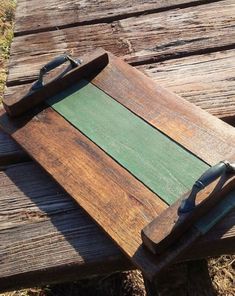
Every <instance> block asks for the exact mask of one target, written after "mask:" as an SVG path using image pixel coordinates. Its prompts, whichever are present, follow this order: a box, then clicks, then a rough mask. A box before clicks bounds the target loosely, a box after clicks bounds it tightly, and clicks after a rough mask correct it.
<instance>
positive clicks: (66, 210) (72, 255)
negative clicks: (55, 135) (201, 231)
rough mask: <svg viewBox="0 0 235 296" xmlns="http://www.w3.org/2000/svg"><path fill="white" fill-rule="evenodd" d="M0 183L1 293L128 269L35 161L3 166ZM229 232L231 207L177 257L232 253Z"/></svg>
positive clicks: (232, 229) (234, 222)
mask: <svg viewBox="0 0 235 296" xmlns="http://www.w3.org/2000/svg"><path fill="white" fill-rule="evenodd" d="M0 183H1V184H3V186H2V187H1V192H0V209H1V210H0V237H1V245H2V247H1V248H0V257H1V270H0V287H1V291H3V290H10V289H17V288H19V287H29V286H34V285H45V284H48V283H52V282H61V281H65V280H70V281H71V280H73V279H74V280H78V279H80V278H82V277H85V276H86V277H87V276H90V275H91V276H92V275H94V274H96V273H97V274H101V273H102V272H103V273H112V272H115V271H117V270H124V269H126V270H127V269H132V268H134V267H133V266H132V264H131V261H130V260H128V259H127V258H126V257H125V256H123V255H122V253H121V252H120V251H119V249H118V248H117V247H116V246H115V244H113V242H112V241H111V240H110V239H109V238H108V236H107V235H105V233H103V231H101V230H100V229H99V228H98V227H97V225H96V224H95V223H94V222H93V221H92V220H91V219H90V218H89V217H88V216H87V215H86V214H85V213H84V211H83V210H82V209H81V208H80V207H79V206H78V205H77V204H76V202H74V201H73V200H72V199H71V198H70V196H69V195H68V194H66V193H65V192H64V191H63V189H62V188H61V187H60V186H58V185H57V184H56V183H55V182H54V181H53V180H52V178H50V177H49V176H47V174H45V172H44V170H42V169H40V167H39V165H37V164H36V163H34V162H28V163H24V164H17V165H14V166H8V167H6V168H5V170H4V171H1V172H0ZM234 234H235V211H232V212H231V213H230V214H229V215H227V217H226V219H223V220H221V221H220V222H219V223H218V224H217V225H216V226H215V227H214V228H213V231H209V232H208V233H207V235H206V236H204V237H202V238H201V239H200V240H199V241H198V242H196V243H195V245H193V246H192V248H191V249H190V250H189V251H188V252H186V253H185V254H184V258H183V257H182V258H181V260H185V259H191V258H194V259H195V258H201V257H207V256H212V255H219V254H222V253H230V252H233V251H234V248H233V249H232V246H234V243H235V240H234V237H235V235H234ZM48 254H51V255H50V260H48ZM29 259H30V260H29Z"/></svg>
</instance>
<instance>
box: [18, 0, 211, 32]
mask: <svg viewBox="0 0 235 296" xmlns="http://www.w3.org/2000/svg"><path fill="white" fill-rule="evenodd" d="M200 3H202V4H203V3H206V1H200V0H167V1H166V0H160V1H154V0H150V1H146V0H145V1H141V2H139V1H136V0H135V1H131V2H130V3H128V2H126V1H123V0H122V1H117V0H112V1H109V2H107V1H106V2H104V1H101V0H98V1H87V0H85V1H82V2H75V1H63V0H59V1H57V2H56V3H55V1H53V0H49V1H48V0H47V1H46V0H42V1H40V3H39V2H38V1H37V0H31V1H30V4H29V3H28V1H27V0H19V1H18V2H17V11H16V23H15V29H14V32H15V35H22V34H28V33H32V32H34V33H35V32H39V31H46V30H53V29H58V28H61V27H66V26H75V25H83V24H86V23H98V22H99V23H100V22H110V21H111V20H113V19H118V18H121V19H122V18H126V17H127V16H132V15H139V14H140V13H141V14H146V13H149V12H151V11H156V10H166V9H172V8H174V7H184V6H185V5H195V4H200ZM52 11H53V14H52V13H51V12H52ZM42 19H43V22H42Z"/></svg>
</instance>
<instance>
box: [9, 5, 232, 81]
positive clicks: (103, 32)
mask: <svg viewBox="0 0 235 296" xmlns="http://www.w3.org/2000/svg"><path fill="white" fill-rule="evenodd" d="M234 11H235V4H234V1H233V0H225V1H218V2H214V3H209V4H207V5H199V6H195V7H194V9H192V8H191V7H188V8H184V9H175V10H174V9H173V10H169V11H164V12H159V13H153V14H147V15H141V16H139V17H131V18H126V19H123V20H119V21H113V22H111V23H101V24H94V25H86V26H81V27H80V26H78V27H72V28H66V29H63V30H56V31H50V32H43V33H38V34H31V35H25V36H19V37H16V38H14V42H13V44H12V47H11V59H10V63H9V75H8V85H14V84H16V83H17V84H20V83H22V82H26V81H32V80H33V79H35V78H36V77H37V74H38V69H40V68H41V67H42V66H43V65H44V64H45V63H46V62H47V61H49V60H51V59H52V58H53V57H54V56H56V55H59V54H61V53H64V52H67V53H71V54H72V55H73V56H76V57H79V56H81V55H83V54H85V53H86V52H87V51H89V50H93V49H94V48H97V47H103V48H104V49H106V50H109V51H111V52H112V53H113V54H115V55H117V56H121V57H123V58H124V59H125V60H126V61H128V62H130V63H134V64H138V63H141V64H145V63H149V62H154V61H159V60H165V59H166V58H173V57H177V56H182V55H191V54H193V53H194V54H195V53H196V52H198V53H201V52H202V51H203V50H204V49H205V45H207V50H206V52H208V51H210V49H211V50H215V49H216V48H217V50H221V49H222V48H223V49H225V48H227V47H229V48H231V47H232V46H233V47H234V44H233V40H234V38H235V30H234V17H233V16H234ZM215 15H216V18H215ZM225 20H226V21H225ZM94 32H95V34H94ZM26 44H27V46H25V45H26Z"/></svg>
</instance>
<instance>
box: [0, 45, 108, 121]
mask: <svg viewBox="0 0 235 296" xmlns="http://www.w3.org/2000/svg"><path fill="white" fill-rule="evenodd" d="M107 64H108V54H107V53H105V51H104V50H102V49H100V50H99V49H97V50H95V51H94V52H92V53H91V54H90V55H89V57H88V56H84V57H83V62H82V65H80V66H79V67H76V68H74V69H72V70H71V71H69V72H68V73H66V74H65V75H64V76H63V77H62V78H60V79H59V80H55V79H54V80H52V81H50V82H49V83H47V84H45V85H44V86H43V87H42V88H40V89H38V90H36V91H33V92H32V91H31V87H30V88H28V86H27V85H25V86H24V89H22V91H21V92H16V93H14V94H12V95H11V96H10V97H7V98H5V97H4V98H3V106H4V108H5V110H6V111H7V113H8V114H9V115H10V116H12V117H15V116H19V115H21V114H22V113H24V112H26V111H28V110H30V109H31V108H33V107H35V106H37V105H39V104H40V103H42V102H44V101H45V100H46V99H49V98H50V97H52V96H54V95H56V94H57V93H58V92H60V91H62V90H64V89H65V88H68V87H70V86H71V85H72V84H73V83H76V82H77V80H78V79H81V77H87V76H88V77H90V76H92V75H95V74H96V73H98V72H99V71H101V70H102V69H103V68H104V67H105V66H106V65H107Z"/></svg>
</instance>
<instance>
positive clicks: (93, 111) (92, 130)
mask: <svg viewBox="0 0 235 296" xmlns="http://www.w3.org/2000/svg"><path fill="white" fill-rule="evenodd" d="M47 103H49V105H50V106H52V108H53V109H54V110H55V111H57V112H58V113H59V114H60V115H61V116H63V117H64V118H65V119H66V120H67V121H68V122H70V123H71V124H72V125H73V126H74V127H76V128H77V129H79V130H80V131H81V132H82V133H83V134H84V135H86V136H87V137H88V138H89V139H90V140H92V142H93V143H95V144H96V145H98V146H99V147H100V148H101V149H102V150H103V151H105V152H106V153H107V154H108V155H110V156H111V157H112V158H113V159H115V160H116V161H117V162H118V163H119V164H120V165H122V166H123V167H124V168H125V169H126V170H128V171H129V172H130V173H131V174H132V175H134V176H135V177H136V178H137V179H138V180H140V181H141V182H142V183H143V184H145V185H146V186H147V187H148V188H150V190H152V191H153V192H155V193H156V194H157V195H158V196H160V197H161V198H162V199H163V200H164V201H165V202H166V203H167V204H172V203H173V202H175V201H176V200H177V199H178V198H179V196H181V195H182V194H183V193H185V192H187V191H188V190H189V189H191V187H192V184H193V183H194V182H195V180H196V179H198V176H200V175H201V174H202V173H203V172H204V171H205V170H206V169H208V167H209V166H208V165H207V164H205V163H204V162H202V161H201V160H200V159H198V158H197V157H196V156H194V155H192V154H191V153H190V152H189V151H187V150H185V149H184V148H182V147H181V146H180V145H178V144H177V143H175V142H173V141H172V140H171V139H169V138H168V137H167V136H165V135H163V134H162V133H161V132H160V131H158V130H157V129H155V128H154V127H152V126H151V125H149V124H147V123H146V122H145V121H144V120H142V119H141V118H139V117H137V116H136V115H135V114H133V113H132V112H131V111H129V110H128V109H126V108H125V107H124V106H122V105H121V104H119V103H118V102H117V101H115V100H113V99H112V97H110V96H108V95H107V94H106V93H104V92H103V91H102V90H100V89H99V88H97V87H96V86H94V85H93V84H92V83H89V82H88V81H87V80H81V81H79V82H78V83H76V84H74V85H73V86H72V87H70V88H68V89H66V90H64V91H62V92H61V93H60V94H58V95H56V96H54V97H53V98H51V99H49V100H47ZM88 118H89V120H88ZM192 168H193V169H192Z"/></svg>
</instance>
